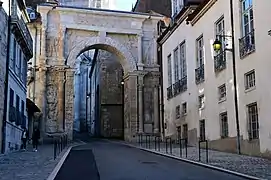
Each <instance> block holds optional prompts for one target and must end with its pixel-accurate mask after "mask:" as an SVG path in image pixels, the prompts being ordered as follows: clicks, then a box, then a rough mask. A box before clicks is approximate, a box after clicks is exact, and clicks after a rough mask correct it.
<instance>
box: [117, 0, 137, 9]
mask: <svg viewBox="0 0 271 180" xmlns="http://www.w3.org/2000/svg"><path fill="white" fill-rule="evenodd" d="M135 3H136V0H116V6H117V7H116V9H117V10H120V11H131V9H132V4H133V5H135Z"/></svg>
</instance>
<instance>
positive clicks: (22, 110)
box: [21, 100, 25, 114]
mask: <svg viewBox="0 0 271 180" xmlns="http://www.w3.org/2000/svg"><path fill="white" fill-rule="evenodd" d="M24 104H25V103H24V101H23V100H22V101H21V113H23V114H24V110H25V109H24Z"/></svg>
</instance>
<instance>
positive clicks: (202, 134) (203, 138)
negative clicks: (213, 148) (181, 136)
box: [199, 119, 206, 141]
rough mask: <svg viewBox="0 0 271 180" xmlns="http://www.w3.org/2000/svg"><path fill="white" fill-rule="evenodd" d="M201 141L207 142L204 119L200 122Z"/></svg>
mask: <svg viewBox="0 0 271 180" xmlns="http://www.w3.org/2000/svg"><path fill="white" fill-rule="evenodd" d="M199 139H200V141H205V140H206V138H205V120H204V119H202V120H200V121H199Z"/></svg>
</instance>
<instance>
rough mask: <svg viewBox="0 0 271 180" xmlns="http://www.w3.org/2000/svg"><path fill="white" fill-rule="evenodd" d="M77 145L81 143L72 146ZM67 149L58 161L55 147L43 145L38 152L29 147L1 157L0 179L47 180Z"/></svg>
mask: <svg viewBox="0 0 271 180" xmlns="http://www.w3.org/2000/svg"><path fill="white" fill-rule="evenodd" d="M77 144H79V143H74V144H72V145H77ZM67 148H68V147H67ZM67 148H65V149H64V150H63V151H62V152H61V153H60V154H59V156H58V157H57V158H56V160H54V156H53V155H54V149H53V145H42V146H40V147H39V148H38V152H33V151H32V145H28V149H27V151H18V152H14V153H9V154H5V155H0V179H1V180H46V179H47V177H48V176H49V175H50V173H51V172H52V171H53V169H54V167H55V166H56V165H57V163H58V161H59V160H60V159H61V157H62V155H63V154H64V153H65V151H66V150H67Z"/></svg>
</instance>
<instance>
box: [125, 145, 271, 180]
mask: <svg viewBox="0 0 271 180" xmlns="http://www.w3.org/2000/svg"><path fill="white" fill-rule="evenodd" d="M122 143H126V142H122ZM126 144H127V143H126ZM132 145H133V146H137V147H142V148H145V149H150V150H153V151H159V152H162V153H165V154H171V153H170V146H169V145H168V148H167V149H168V150H167V151H166V146H165V143H161V144H160V150H158V144H157V146H156V149H155V143H154V142H153V143H151V144H150V145H149V144H146V143H143V144H142V145H141V146H140V144H139V143H133V144H132ZM172 155H174V156H177V157H180V148H179V145H178V144H175V145H173V146H172ZM182 158H186V155H185V149H183V150H182ZM186 159H189V160H193V161H197V162H198V161H199V151H198V148H196V147H188V148H187V158H186ZM201 162H202V163H207V162H206V151H205V149H201ZM207 164H209V165H213V166H216V167H221V168H224V169H228V170H231V171H236V172H239V173H243V174H247V175H251V176H256V177H259V178H264V179H271V161H270V160H267V159H263V158H257V157H251V156H245V155H237V154H231V153H225V152H219V151H213V150H209V151H208V163H207Z"/></svg>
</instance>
